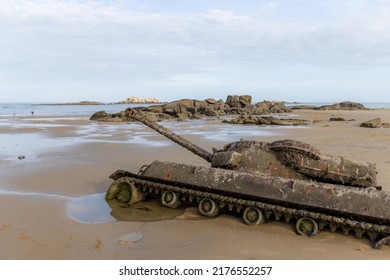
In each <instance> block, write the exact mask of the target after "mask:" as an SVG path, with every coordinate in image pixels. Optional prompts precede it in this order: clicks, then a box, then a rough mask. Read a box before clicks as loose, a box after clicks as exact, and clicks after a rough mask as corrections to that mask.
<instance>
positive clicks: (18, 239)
mask: <svg viewBox="0 0 390 280" xmlns="http://www.w3.org/2000/svg"><path fill="white" fill-rule="evenodd" d="M334 116H337V117H343V118H345V119H348V120H351V119H354V120H351V121H348V122H328V120H329V118H330V117H334ZM294 117H297V118H302V119H307V120H309V121H313V120H323V122H319V123H315V124H313V123H311V124H310V125H308V126H304V127H293V128H292V127H273V128H270V127H260V126H245V127H243V126H238V125H229V124H222V123H220V121H221V120H217V119H206V120H202V121H186V122H165V123H163V125H165V126H168V127H169V128H172V129H173V130H174V131H175V132H177V133H178V134H181V135H182V136H184V137H186V138H188V139H190V140H191V141H193V142H194V143H195V144H197V145H199V146H201V147H203V148H204V149H206V150H209V151H211V148H212V147H217V148H220V147H222V146H223V145H224V144H226V143H229V142H232V141H237V140H239V139H240V138H244V139H253V140H260V141H275V140H281V139H295V140H300V141H304V142H307V143H310V144H312V145H314V146H316V147H317V148H319V149H320V150H321V151H322V152H323V153H326V154H332V155H341V156H345V157H348V158H350V159H355V160H361V161H370V162H374V163H376V165H377V169H378V172H379V173H378V185H381V186H383V188H384V190H386V191H390V168H389V167H390V159H389V158H390V157H389V155H390V129H388V128H387V129H381V128H379V129H368V128H361V127H359V124H360V123H361V122H363V121H366V120H369V119H373V118H376V117H381V118H382V120H383V122H389V121H390V109H378V110H370V111H324V112H317V111H295V112H294ZM0 137H1V142H0V152H1V153H0V154H1V157H0V166H1V168H0V178H1V180H0V182H1V183H0V248H1V250H0V259H301V260H302V259H303V260H306V259H390V247H387V246H386V247H384V248H383V249H381V250H373V249H371V242H369V240H367V239H361V240H359V239H356V238H354V237H353V236H344V235H342V234H341V233H330V232H328V231H321V232H320V233H319V234H318V235H317V236H315V237H312V238H306V237H302V236H298V235H296V234H295V232H294V227H293V224H286V223H283V222H276V221H271V222H270V223H267V224H263V225H259V226H256V227H249V226H246V225H245V224H243V223H242V221H241V220H240V219H238V218H237V217H232V216H228V215H221V216H218V217H217V218H213V219H207V218H204V217H201V216H199V214H198V213H197V210H196V209H195V208H188V209H182V210H179V211H176V210H174V211H172V213H171V212H170V209H162V208H160V207H159V205H158V203H157V202H155V201H151V202H146V203H144V204H142V205H140V207H138V209H122V210H121V211H120V212H119V213H118V212H116V213H110V212H111V211H110V210H111V209H110V208H109V207H107V205H106V204H105V201H104V199H103V193H104V192H105V191H106V189H107V188H108V186H109V185H110V184H111V182H112V181H111V180H110V179H109V178H108V176H109V175H110V174H111V173H112V172H114V171H115V170H117V169H127V170H129V171H132V172H137V171H138V169H139V168H140V167H141V166H142V165H144V164H148V163H150V162H152V161H153V160H155V159H159V160H163V161H164V160H166V161H176V162H180V163H190V164H195V165H203V166H208V163H207V162H205V161H204V160H203V159H201V158H198V157H197V156H195V155H193V154H191V153H190V152H188V151H186V150H185V149H184V148H181V147H179V146H177V145H175V144H173V143H171V142H170V141H168V140H165V139H164V138H163V137H162V136H160V135H158V134H156V133H154V132H153V131H151V130H150V129H148V128H145V127H144V126H142V125H140V124H137V123H132V124H123V123H95V122H90V121H88V116H73V117H55V116H53V117H50V118H47V117H45V118H40V117H38V116H35V117H25V118H21V117H0ZM19 155H24V156H25V159H23V160H19V159H18V156H19ZM127 210H128V211H129V213H130V214H126V211H127ZM167 210H168V211H167ZM173 212H174V213H173ZM117 219H119V220H120V221H118V220H117Z"/></svg>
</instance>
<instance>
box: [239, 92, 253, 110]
mask: <svg viewBox="0 0 390 280" xmlns="http://www.w3.org/2000/svg"><path fill="white" fill-rule="evenodd" d="M238 101H239V102H240V104H241V105H242V106H243V107H246V106H249V105H251V104H252V96H250V95H241V96H239V98H238Z"/></svg>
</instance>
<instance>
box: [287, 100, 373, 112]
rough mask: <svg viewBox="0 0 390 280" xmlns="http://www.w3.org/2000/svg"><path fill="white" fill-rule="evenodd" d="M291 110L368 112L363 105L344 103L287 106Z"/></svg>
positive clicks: (350, 102)
mask: <svg viewBox="0 0 390 280" xmlns="http://www.w3.org/2000/svg"><path fill="white" fill-rule="evenodd" d="M289 108H290V109H291V110H369V108H366V107H365V106H364V105H363V104H360V103H356V102H352V101H344V102H341V103H336V104H333V105H324V106H319V107H317V106H311V105H294V106H289Z"/></svg>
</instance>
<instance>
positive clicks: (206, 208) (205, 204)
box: [198, 197, 219, 217]
mask: <svg viewBox="0 0 390 280" xmlns="http://www.w3.org/2000/svg"><path fill="white" fill-rule="evenodd" d="M198 209H199V212H200V214H202V215H203V216H206V217H215V216H217V215H218V212H219V207H218V205H217V204H216V203H215V201H214V200H212V199H210V198H207V197H205V198H203V199H202V200H201V201H200V202H199V205H198Z"/></svg>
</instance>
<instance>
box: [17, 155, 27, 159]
mask: <svg viewBox="0 0 390 280" xmlns="http://www.w3.org/2000/svg"><path fill="white" fill-rule="evenodd" d="M25 158H26V157H25V156H24V155H20V156H18V159H25Z"/></svg>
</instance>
